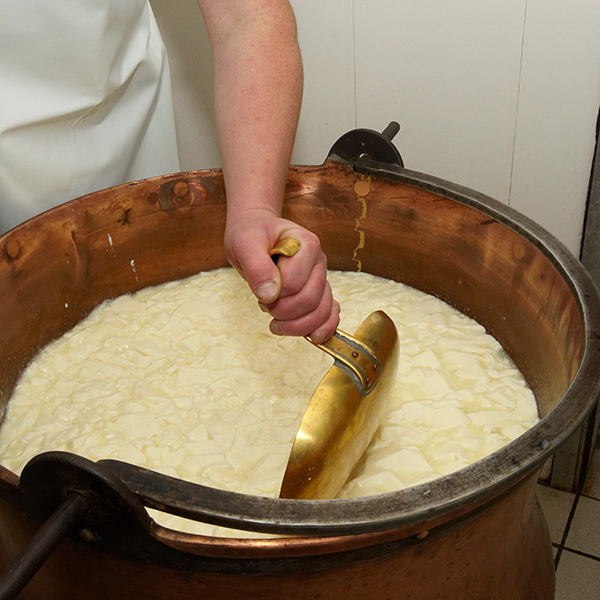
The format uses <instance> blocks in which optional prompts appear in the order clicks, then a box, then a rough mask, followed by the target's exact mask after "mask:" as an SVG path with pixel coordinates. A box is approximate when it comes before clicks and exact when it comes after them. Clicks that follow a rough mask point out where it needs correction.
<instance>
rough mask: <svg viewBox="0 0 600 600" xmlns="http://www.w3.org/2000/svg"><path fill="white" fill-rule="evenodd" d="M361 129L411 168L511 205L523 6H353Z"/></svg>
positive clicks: (432, 1) (431, 2)
mask: <svg viewBox="0 0 600 600" xmlns="http://www.w3.org/2000/svg"><path fill="white" fill-rule="evenodd" d="M355 10H356V13H355V29H356V34H355V36H356V63H357V68H356V72H357V81H356V88H357V113H358V119H357V121H358V124H359V125H360V126H369V127H371V128H373V129H378V128H381V127H383V126H385V124H386V120H391V119H393V120H397V121H398V122H400V124H401V126H402V129H401V131H400V133H399V134H398V136H397V138H396V139H395V143H396V145H397V146H398V147H399V149H400V151H401V154H402V156H403V158H404V161H405V163H406V166H407V168H410V169H415V170H417V171H423V172H426V173H430V174H432V175H436V176H438V177H442V178H444V179H448V180H450V181H452V182H455V183H460V184H462V185H465V186H468V187H471V188H473V189H476V190H477V191H480V192H483V193H486V194H489V195H490V196H493V197H495V198H496V199H498V200H501V201H504V202H507V201H508V193H509V189H510V174H511V161H512V151H513V141H514V127H515V121H516V108H517V96H518V84H519V70H520V60H521V47H522V37H523V22H524V10H525V0H519V1H513V2H480V1H479V0H456V1H455V2H444V1H442V0H423V1H422V2H403V3H400V4H399V3H397V2H396V1H395V0H379V1H378V2H372V1H370V0H355Z"/></svg>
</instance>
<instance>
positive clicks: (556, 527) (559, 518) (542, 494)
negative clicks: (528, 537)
mask: <svg viewBox="0 0 600 600" xmlns="http://www.w3.org/2000/svg"><path fill="white" fill-rule="evenodd" d="M536 494H537V497H538V499H539V501H540V504H541V505H542V510H543V511H544V516H545V517H546V521H547V523H548V529H549V531H550V539H551V540H552V542H553V543H555V544H560V543H561V541H562V536H563V531H564V530H565V527H566V525H567V520H568V518H569V513H570V512H571V507H572V506H573V501H574V500H575V494H571V493H570V492H563V491H562V490H555V489H553V488H551V487H548V486H545V485H541V484H540V485H538V486H537V487H536Z"/></svg>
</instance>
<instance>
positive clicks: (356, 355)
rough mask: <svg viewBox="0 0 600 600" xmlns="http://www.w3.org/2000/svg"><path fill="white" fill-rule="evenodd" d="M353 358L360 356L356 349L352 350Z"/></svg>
mask: <svg viewBox="0 0 600 600" xmlns="http://www.w3.org/2000/svg"><path fill="white" fill-rule="evenodd" d="M352 358H358V352H357V351H356V350H354V351H353V352H352Z"/></svg>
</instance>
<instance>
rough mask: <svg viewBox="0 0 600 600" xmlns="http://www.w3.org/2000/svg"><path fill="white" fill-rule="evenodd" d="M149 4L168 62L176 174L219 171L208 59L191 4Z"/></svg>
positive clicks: (158, 0) (167, 0) (157, 0)
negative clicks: (176, 159)
mask: <svg viewBox="0 0 600 600" xmlns="http://www.w3.org/2000/svg"><path fill="white" fill-rule="evenodd" d="M150 4H151V5H152V9H153V11H154V14H155V16H156V21H157V22H158V26H159V29H160V32H161V35H162V38H163V40H164V42H165V46H166V48H167V53H168V56H169V66H170V69H171V79H172V82H173V84H172V85H173V103H174V108H175V125H176V127H177V145H178V147H179V159H180V162H181V169H182V171H190V170H194V169H206V168H212V167H220V166H221V159H220V156H219V148H218V141H217V130H216V126H215V118H214V103H213V66H212V53H211V50H210V45H209V43H208V36H207V35H206V29H205V28H204V22H203V20H202V14H201V12H200V9H199V8H198V4H197V3H196V1H195V0H177V1H174V0H151V2H150Z"/></svg>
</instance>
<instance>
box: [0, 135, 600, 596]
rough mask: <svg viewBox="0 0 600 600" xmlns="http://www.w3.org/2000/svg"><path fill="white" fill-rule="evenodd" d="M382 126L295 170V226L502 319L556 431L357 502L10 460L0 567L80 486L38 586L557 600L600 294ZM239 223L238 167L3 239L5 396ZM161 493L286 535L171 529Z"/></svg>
mask: <svg viewBox="0 0 600 600" xmlns="http://www.w3.org/2000/svg"><path fill="white" fill-rule="evenodd" d="M361 131H362V130H357V132H351V133H350V134H348V135H347V136H346V138H342V139H341V140H340V142H338V143H337V144H336V145H335V146H334V148H332V151H331V153H330V155H329V156H328V158H327V160H326V161H325V163H324V164H323V165H321V166H315V167H292V168H291V170H290V173H289V182H288V187H287V196H286V205H285V216H287V217H288V218H291V219H293V220H296V221H298V222H299V223H302V224H304V225H305V226H306V227H308V228H309V229H311V230H313V231H314V232H315V233H317V234H318V235H319V236H320V238H321V241H322V245H323V248H324V250H325V252H326V253H327V255H328V258H329V266H330V267H331V268H333V269H341V270H356V269H357V268H359V267H360V268H361V269H362V270H363V271H367V272H370V273H375V274H377V275H380V276H383V277H387V278H390V279H395V280H398V281H402V282H404V283H407V284H409V285H411V286H414V287H416V288H418V289H421V290H423V291H425V292H428V293H432V294H435V295H437V296H439V297H441V298H442V299H444V300H446V301H447V302H449V303H450V304H452V305H454V306H455V307H457V308H458V309H460V310H461V311H462V312H464V313H465V314H467V315H469V316H471V317H473V318H475V319H476V320H477V321H479V322H480V323H481V324H482V325H484V326H485V327H486V328H487V329H488V331H489V332H490V333H492V334H493V335H494V336H495V337H496V338H497V339H498V340H499V341H500V342H501V344H502V345H503V346H504V348H505V349H506V351H507V352H508V353H509V354H510V356H511V357H512V358H513V360H514V361H515V362H516V364H517V365H518V367H519V368H520V369H521V370H522V372H523V373H524V375H525V376H526V378H527V380H528V382H529V384H530V385H531V386H532V388H533V390H534V391H535V394H536V397H537V399H538V405H539V411H540V414H541V416H542V417H543V418H542V420H541V422H540V423H539V424H538V425H537V426H536V427H534V428H533V429H531V430H530V431H528V432H527V433H526V434H524V435H523V436H521V437H520V438H518V439H517V440H515V441H514V442H512V443H511V444H509V445H508V446H506V447H504V448H503V449H501V450H499V451H497V452H495V453H494V454H492V455H490V456H489V457H487V458H486V459H484V460H482V461H479V462H478V463H476V464H474V465H472V466H470V467H468V468H465V469H463V470H461V471H458V472H456V473H454V474H452V475H449V476H446V477H443V478H440V479H438V480H435V481H433V482H430V483H428V484H424V485H420V486H416V487H414V488H409V489H406V490H403V491H400V492H397V493H391V494H386V495H381V496H373V497H369V498H364V499H357V500H341V501H339V500H331V501H294V500H278V499H265V498H258V497H250V496H245V495H241V494H233V493H230V492H222V491H219V490H213V489H209V488H203V487H202V486H196V485H192V484H188V483H185V482H182V481H180V480H176V479H170V478H167V477H164V476H159V475H158V474H154V473H152V472H148V471H145V470H143V469H138V468H137V467H133V466H131V465H127V464H124V463H119V462H116V461H101V462H100V463H90V462H89V461H86V460H85V459H81V457H77V456H72V455H67V456H64V455H62V454H57V453H51V454H49V455H41V456H40V457H36V459H33V461H31V463H30V464H29V465H28V467H26V470H25V471H24V473H23V475H22V477H21V478H19V477H17V476H16V475H15V474H14V473H11V472H10V471H8V470H6V469H2V468H0V568H1V569H4V568H6V567H7V565H9V564H11V563H12V562H13V560H14V558H15V557H16V556H17V555H18V553H19V552H20V551H21V549H22V548H23V547H25V546H26V544H27V543H28V541H29V540H30V539H31V538H32V536H33V535H34V534H35V533H36V532H39V531H40V526H41V524H42V523H43V522H44V521H45V520H46V519H48V517H49V516H50V515H51V514H52V513H53V512H54V511H55V510H56V509H57V507H58V506H60V505H61V503H62V502H64V498H65V497H67V498H69V497H73V495H75V496H78V497H81V496H83V497H84V498H85V500H86V508H87V512H85V514H83V516H81V517H78V519H76V520H75V524H74V525H72V526H71V528H70V530H69V531H70V533H69V534H68V536H67V539H64V540H63V541H61V542H57V543H58V546H57V548H56V549H55V550H54V552H53V553H52V554H51V556H50V557H49V558H48V560H47V561H46V562H45V564H43V566H42V567H41V568H40V570H39V571H38V572H37V573H36V574H35V575H33V576H32V578H31V581H30V582H29V583H28V584H27V585H26V587H25V588H24V590H23V592H22V593H21V595H20V596H19V597H20V598H25V599H27V598H44V599H45V600H54V599H58V598H69V599H73V598H86V599H90V600H91V599H102V600H104V599H106V598H144V599H145V600H150V599H159V598H160V599H167V598H188V597H189V598H192V597H193V598H196V597H199V598H204V599H213V598H214V599H218V600H230V599H231V600H233V599H236V600H237V599H238V598H240V597H244V598H248V599H250V598H256V599H258V598H260V599H261V600H267V599H275V598H295V599H296V598H298V599H303V598H327V599H328V600H335V599H343V600H348V599H349V598H380V599H382V600H384V599H400V598H406V599H408V598H410V599H411V600H432V599H434V598H439V599H454V600H456V599H460V598H465V599H483V598H485V599H490V600H492V599H498V600H506V599H508V598H510V599H511V600H536V599H539V600H550V599H551V598H553V597H554V568H553V558H552V547H551V543H550V538H549V535H548V531H547V527H546V524H545V521H544V518H543V515H542V513H541V509H540V506H539V504H538V502H537V500H536V497H535V493H534V490H535V484H536V481H537V477H538V473H539V471H540V469H541V467H542V465H543V463H544V461H545V460H546V458H548V457H549V456H550V455H551V454H552V453H553V452H554V451H555V450H556V448H557V447H558V446H559V445H560V444H561V443H562V442H563V441H565V440H566V438H567V437H568V435H569V434H570V433H571V432H572V431H573V429H574V428H575V427H576V426H577V425H578V424H579V423H580V422H581V421H582V420H583V419H584V417H585V415H586V414H587V412H588V411H589V410H590V409H591V407H592V406H593V404H594V401H595V399H596V396H597V394H598V388H599V381H600V361H599V350H600V343H599V337H598V333H599V331H600V329H599V310H598V306H599V302H598V294H597V291H596V289H595V287H594V286H593V284H592V283H591V281H590V279H589V277H588V275H587V274H586V273H585V271H584V270H583V268H582V267H581V265H580V264H579V262H578V261H577V260H575V259H574V258H573V257H572V256H571V255H570V254H569V252H568V251H567V250H565V249H564V248H563V247H562V245H561V244H560V243H559V242H557V241H556V240H555V239H554V238H552V237H551V236H550V235H549V234H548V233H547V232H545V231H544V230H542V229H541V228H540V227H538V226H537V225H536V224H534V223H532V222H531V221H529V220H528V219H526V218H525V217H523V216H521V215H519V214H518V213H516V212H515V211H514V210H512V209H510V208H508V207H506V206H504V205H502V204H500V203H498V202H496V201H494V200H492V199H490V198H488V197H485V196H483V195H481V194H478V193H476V192H473V191H471V190H467V189H464V188H461V187H459V186H457V185H453V184H451V183H449V182H446V181H442V180H439V179H436V178H433V177H430V176H427V175H423V174H420V173H416V172H411V171H408V170H406V169H404V168H403V167H402V164H401V161H400V160H398V159H397V158H394V156H392V157H391V158H390V157H389V155H388V150H387V149H386V144H385V143H383V146H382V148H383V149H381V148H379V147H378V145H379V141H377V140H375V141H374V142H373V141H372V140H371V134H370V133H368V132H367V133H364V132H363V133H361ZM348 136H349V137H348ZM364 136H366V138H365V139H366V140H367V142H364V140H363V137H364ZM375 137H376V136H375ZM372 142H373V143H372ZM392 154H393V153H392ZM357 182H360V183H358V184H357ZM224 225H225V197H224V191H223V181H222V176H221V172H220V171H217V170H209V171H198V172H190V173H184V174H176V175H170V176H164V177H157V178H154V179H148V180H145V181H140V182H136V183H132V184H127V185H122V186H119V187H115V188H112V189H108V190H104V191H100V192H97V193H94V194H91V195H88V196H85V197H82V198H78V199H76V200H73V201H71V202H68V203H67V204H64V205H62V206H59V207H57V208H55V209H53V210H51V211H49V212H47V213H45V214H43V215H41V216H39V217H36V218H34V219H32V220H30V221H28V222H26V223H24V224H22V225H21V226H19V227H17V228H15V229H13V230H12V231H10V232H8V233H7V234H5V235H4V236H2V237H0V290H1V293H0V340H1V343H0V355H1V359H0V369H1V371H0V373H1V377H0V386H1V389H0V400H1V405H2V407H6V404H7V402H8V399H9V397H10V394H11V392H12V389H13V387H14V385H15V383H16V381H17V379H18V377H19V375H20V374H21V372H22V371H23V369H24V368H25V366H26V365H27V363H28V362H29V361H30V359H31V358H32V357H33V356H34V354H35V353H36V352H37V351H38V349H40V348H41V347H43V346H44V345H46V344H47V343H48V342H50V341H51V340H53V339H55V338H57V337H58V336H60V335H62V334H63V333H64V332H66V331H67V330H68V329H70V328H71V327H72V326H73V325H75V323H77V322H78V321H80V320H81V319H82V318H83V317H85V316H86V315H87V314H88V313H89V312H90V311H91V310H92V309H93V308H94V307H95V306H96V305H98V304H99V303H100V302H102V301H103V300H104V299H106V298H110V297H115V296H117V295H120V294H123V293H128V292H134V291H136V290H139V289H140V288H143V287H146V286H149V285H155V284H158V283H162V282H166V281H170V280H174V279H178V278H182V277H187V276H189V275H192V274H194V273H196V272H198V271H200V270H209V269H214V268H218V267H224V266H226V265H227V261H226V259H225V255H224V253H223V248H222V237H223V231H224ZM144 505H145V506H152V507H155V508H161V509H163V510H167V511H170V512H175V513H177V514H181V515H184V516H188V517H190V518H198V519H206V520H208V521H210V522H213V523H217V524H223V525H229V526H232V527H238V528H242V529H254V530H257V531H262V532H272V533H279V534H281V535H282V536H283V537H280V538H272V539H256V540H242V539H240V540H235V539H234V540H226V539H219V538H217V539H213V538H204V537H201V536H193V535H189V534H181V533H177V532H172V531H169V530H166V529H163V528H162V527H160V526H157V525H156V524H155V523H154V522H153V521H151V520H150V518H149V517H148V516H147V513H146V512H145V510H144V508H143V507H144Z"/></svg>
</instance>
